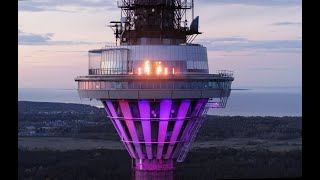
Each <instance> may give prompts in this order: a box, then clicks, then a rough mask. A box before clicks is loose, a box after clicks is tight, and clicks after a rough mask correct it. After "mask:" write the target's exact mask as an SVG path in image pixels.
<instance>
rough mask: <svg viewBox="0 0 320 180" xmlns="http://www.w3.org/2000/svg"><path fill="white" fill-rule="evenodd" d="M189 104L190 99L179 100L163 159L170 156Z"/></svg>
mask: <svg viewBox="0 0 320 180" xmlns="http://www.w3.org/2000/svg"><path fill="white" fill-rule="evenodd" d="M189 106H190V100H183V101H182V102H181V104H180V107H179V111H178V115H177V121H176V123H175V124H174V127H173V131H172V136H171V139H170V144H169V147H168V150H167V153H166V155H165V159H169V158H170V155H171V153H172V150H173V147H174V145H175V141H176V140H177V138H178V135H179V133H180V130H181V127H182V124H183V122H184V118H185V117H186V114H187V112H188V109H189Z"/></svg>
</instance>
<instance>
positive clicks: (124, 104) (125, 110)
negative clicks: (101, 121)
mask: <svg viewBox="0 0 320 180" xmlns="http://www.w3.org/2000/svg"><path fill="white" fill-rule="evenodd" d="M119 105H120V108H121V111H122V114H123V117H124V119H125V122H126V124H127V127H128V130H129V132H130V135H131V137H132V141H133V144H134V146H135V147H136V151H137V153H138V156H139V158H140V159H143V158H144V156H143V153H142V151H141V147H140V144H139V138H138V135H137V131H136V127H135V125H134V123H133V119H132V114H131V110H130V106H129V103H128V101H123V100H120V101H119Z"/></svg>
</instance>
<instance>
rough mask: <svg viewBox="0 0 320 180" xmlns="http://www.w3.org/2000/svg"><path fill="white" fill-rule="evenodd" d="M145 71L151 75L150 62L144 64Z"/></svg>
mask: <svg viewBox="0 0 320 180" xmlns="http://www.w3.org/2000/svg"><path fill="white" fill-rule="evenodd" d="M144 71H145V72H146V73H147V74H148V75H149V74H150V64H149V61H146V62H145V64H144Z"/></svg>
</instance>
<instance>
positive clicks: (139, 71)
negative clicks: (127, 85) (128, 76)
mask: <svg viewBox="0 0 320 180" xmlns="http://www.w3.org/2000/svg"><path fill="white" fill-rule="evenodd" d="M138 73H139V75H141V68H140V67H139V69H138Z"/></svg>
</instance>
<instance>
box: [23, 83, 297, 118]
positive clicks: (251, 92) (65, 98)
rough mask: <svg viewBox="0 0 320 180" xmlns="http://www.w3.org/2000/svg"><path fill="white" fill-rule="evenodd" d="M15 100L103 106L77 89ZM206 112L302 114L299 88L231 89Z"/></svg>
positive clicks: (30, 92) (32, 91) (26, 91)
mask: <svg viewBox="0 0 320 180" xmlns="http://www.w3.org/2000/svg"><path fill="white" fill-rule="evenodd" d="M18 101H35V102H61V103H76V104H87V105H92V106H96V107H102V104H101V102H100V101H97V100H94V99H92V100H89V99H80V98H79V97H78V94H77V90H76V89H49V88H19V89H18ZM208 114H209V115H218V116H277V117H282V116H302V88H301V87H250V88H245V89H243V88H242V89H241V88H234V89H232V91H231V95H230V97H229V99H228V102H227V105H226V107H225V108H215V109H210V110H209V111H208Z"/></svg>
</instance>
